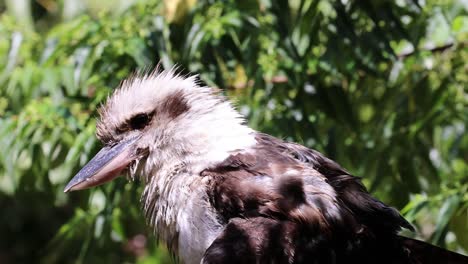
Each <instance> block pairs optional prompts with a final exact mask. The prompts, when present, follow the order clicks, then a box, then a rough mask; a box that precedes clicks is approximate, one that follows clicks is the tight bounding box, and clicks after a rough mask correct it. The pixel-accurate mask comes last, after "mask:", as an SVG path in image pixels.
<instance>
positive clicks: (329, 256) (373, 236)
mask: <svg viewBox="0 0 468 264" xmlns="http://www.w3.org/2000/svg"><path fill="white" fill-rule="evenodd" d="M257 142H258V144H257V145H256V146H255V147H253V148H252V149H250V150H246V151H243V152H239V153H237V154H233V155H232V156H230V157H229V158H227V159H226V160H225V161H224V162H222V163H220V164H217V165H216V166H214V167H212V168H208V169H206V170H204V171H203V172H202V174H201V175H202V176H203V177H207V179H208V181H209V188H208V197H209V198H210V202H211V204H212V206H213V207H214V208H215V209H216V210H217V212H218V214H219V217H220V219H222V221H223V222H224V223H226V225H227V226H226V229H225V230H224V232H223V234H221V235H220V237H218V239H216V240H215V242H214V243H213V244H212V246H211V247H210V248H209V249H208V250H207V252H206V254H205V262H206V263H221V262H218V260H220V259H225V258H224V257H226V258H227V259H234V260H235V259H236V258H235V256H232V252H231V253H230V250H228V248H230V249H231V250H233V248H242V246H241V245H244V246H245V245H250V247H247V249H248V251H249V252H250V253H248V252H247V251H246V252H245V254H241V255H242V256H249V254H254V255H253V256H254V257H255V258H254V259H256V260H261V259H265V258H268V257H269V256H270V255H271V253H268V252H271V251H272V250H274V249H276V250H278V249H282V250H281V254H280V256H276V257H275V258H278V259H288V263H334V262H335V263H341V262H343V261H349V260H353V259H354V260H356V261H360V262H362V263H372V262H374V261H376V260H378V259H379V258H382V256H386V257H384V258H385V259H384V260H383V261H382V260H381V259H379V262H381V263H405V262H404V261H403V260H404V259H406V258H407V256H406V255H405V254H406V253H405V251H404V250H403V248H402V247H401V244H400V242H399V239H397V236H396V233H397V232H398V231H399V230H400V228H401V227H411V226H410V225H409V224H408V223H407V222H406V221H405V220H404V219H403V218H402V217H401V216H400V215H399V214H398V212H397V211H396V210H395V209H393V208H391V207H388V206H386V205H385V204H383V203H381V202H380V201H378V200H376V199H374V198H373V197H371V196H370V195H369V194H368V192H367V191H366V189H365V188H364V186H363V185H362V184H361V183H360V181H359V179H358V178H356V177H353V176H351V175H350V174H349V173H347V172H346V171H345V170H344V169H342V168H341V167H340V166H339V165H338V164H336V163H335V162H333V161H331V160H329V159H327V158H326V157H324V156H323V155H321V154H320V153H318V152H316V151H313V150H309V149H307V148H305V147H302V146H300V145H297V144H293V143H286V142H283V141H280V140H278V139H276V138H273V137H270V136H268V135H264V134H258V136H257ZM253 223H256V227H253ZM272 226H274V227H275V228H273V229H271V228H272ZM234 230H235V231H234ZM256 230H264V231H262V232H260V233H259V232H256ZM269 230H280V231H275V232H279V234H280V237H286V238H287V239H286V240H277V239H273V240H274V241H276V242H274V243H273V244H274V246H272V245H273V244H272V242H271V241H272V239H271V237H276V235H275V234H276V233H275V232H273V231H269ZM238 234H244V235H245V239H240V238H239V237H238V236H237V235H238ZM258 234H261V236H262V237H260V238H258V237H257V236H258ZM236 237H237V239H234V238H236ZM246 241H247V242H248V243H247V242H246ZM252 241H254V242H255V243H253V242H252ZM376 241H379V243H376ZM380 241H382V242H380ZM239 243H240V244H239ZM246 243H247V244H246ZM278 243H279V244H278ZM247 249H246V250H247ZM252 252H254V253H252ZM366 252H371V254H368V253H366ZM223 254H224V255H223ZM278 254H279V253H278ZM215 256H216V257H215ZM221 256H224V257H221ZM389 256H392V257H391V258H390V257H389ZM376 257H379V258H377V259H376ZM310 259H315V260H316V261H315V262H310ZM267 262H268V261H267ZM280 262H281V263H282V261H280Z"/></svg>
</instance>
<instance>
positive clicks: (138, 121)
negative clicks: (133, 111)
mask: <svg viewBox="0 0 468 264" xmlns="http://www.w3.org/2000/svg"><path fill="white" fill-rule="evenodd" d="M150 121H151V117H150V115H148V114H138V115H135V116H134V117H132V118H131V119H130V121H129V125H130V127H131V129H133V130H135V129H138V130H139V129H143V128H145V127H146V126H147V125H148V123H149V122H150Z"/></svg>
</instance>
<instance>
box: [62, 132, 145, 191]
mask: <svg viewBox="0 0 468 264" xmlns="http://www.w3.org/2000/svg"><path fill="white" fill-rule="evenodd" d="M139 138H140V137H139V136H137V137H132V138H130V139H126V140H122V141H121V142H119V143H117V144H116V145H113V146H106V147H104V148H102V149H101V150H100V151H99V152H98V153H97V154H96V156H94V158H92V159H91V161H89V162H88V164H86V165H85V166H84V167H83V168H82V169H81V170H80V171H79V172H78V174H76V175H75V177H73V179H72V180H71V181H70V182H69V183H68V184H67V186H66V187H65V190H64V192H69V191H76V190H83V189H86V188H90V187H93V186H97V185H100V184H103V183H106V182H108V181H111V180H113V179H114V178H116V177H117V176H119V174H120V173H121V172H122V170H124V169H125V168H126V167H127V166H128V164H130V162H132V161H133V160H134V159H135V157H136V156H135V152H136V151H135V149H134V148H133V146H134V143H135V142H136V141H137V139H139Z"/></svg>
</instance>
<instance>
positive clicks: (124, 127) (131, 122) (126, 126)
mask: <svg viewBox="0 0 468 264" xmlns="http://www.w3.org/2000/svg"><path fill="white" fill-rule="evenodd" d="M153 114H154V113H153V112H151V113H140V114H136V115H134V116H133V117H132V118H130V119H128V120H127V121H125V122H124V123H123V124H121V125H120V126H119V127H117V128H116V131H117V133H118V134H122V133H125V132H127V131H130V130H140V129H143V128H145V127H146V126H148V124H149V123H150V122H151V119H152V118H153Z"/></svg>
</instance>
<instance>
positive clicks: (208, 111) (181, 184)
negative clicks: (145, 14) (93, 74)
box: [65, 70, 468, 264]
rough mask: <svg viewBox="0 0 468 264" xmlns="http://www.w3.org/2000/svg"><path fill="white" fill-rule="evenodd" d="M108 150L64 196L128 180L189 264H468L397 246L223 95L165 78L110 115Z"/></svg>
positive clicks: (350, 182)
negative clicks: (138, 185)
mask: <svg viewBox="0 0 468 264" xmlns="http://www.w3.org/2000/svg"><path fill="white" fill-rule="evenodd" d="M99 114H100V119H99V121H98V123H97V137H98V138H99V139H100V140H101V141H102V143H103V144H104V147H103V148H102V150H101V151H99V152H98V153H97V154H96V156H95V157H94V158H93V159H92V160H91V161H90V162H89V163H88V164H87V165H85V166H84V167H83V169H82V170H81V171H79V172H78V174H77V175H76V176H75V177H74V178H73V179H72V180H71V181H70V183H69V184H68V185H67V186H66V188H65V192H68V191H74V190H81V189H85V188H88V187H92V186H96V185H99V184H102V183H105V182H107V181H110V180H112V179H114V178H115V177H117V176H118V175H120V174H122V173H123V172H128V174H129V175H130V176H131V177H139V178H140V179H141V180H142V182H144V184H145V187H144V191H143V195H142V198H141V202H142V207H143V210H144V212H145V215H146V218H147V220H148V223H149V224H150V225H151V226H153V227H154V229H155V232H156V233H157V234H158V236H159V237H160V238H161V239H162V240H163V241H164V242H165V243H166V244H167V246H168V248H169V249H170V250H171V251H172V252H173V253H174V254H175V255H176V256H178V258H179V260H180V261H181V262H182V263H186V264H190V263H468V261H467V258H466V257H464V256H462V255H458V254H456V253H452V252H449V251H445V250H443V249H440V248H437V247H434V246H430V245H428V244H425V243H423V242H420V241H416V240H412V239H408V238H404V237H401V236H399V235H398V232H399V231H400V229H402V228H406V229H412V226H411V225H410V224H409V223H408V222H407V221H406V220H405V219H404V218H403V217H402V216H401V215H400V214H399V213H398V211H396V210H395V209H393V208H391V207H389V206H387V205H385V204H384V203H382V202H380V201H379V200H377V199H376V198H374V197H372V196H371V195H370V194H369V193H368V192H367V190H366V188H365V187H364V186H363V185H362V183H361V182H360V180H359V178H357V177H354V176H352V175H350V174H349V173H348V172H347V171H346V170H345V169H343V168H342V167H341V166H340V165H338V164H337V163H335V162H334V161H332V160H330V159H328V158H326V157H325V156H323V155H322V154H321V153H319V152H317V151H315V150H312V149H308V148H306V147H304V146H301V145H299V144H296V143H291V142H285V141H283V140H280V139H277V138H274V137H272V136H270V135H267V134H262V133H260V132H257V131H255V130H253V129H251V128H249V127H248V126H247V125H246V124H245V123H244V119H243V118H242V116H241V115H240V114H239V113H238V112H237V111H236V110H235V108H234V107H233V106H232V104H231V103H230V102H229V101H228V100H227V99H226V98H225V97H224V96H223V95H222V94H221V93H220V92H219V91H217V90H215V89H211V88H209V87H204V86H202V85H200V84H198V83H197V81H196V78H195V77H186V76H180V75H177V74H175V73H174V71H170V70H169V71H163V72H161V71H159V72H158V71H156V72H154V73H150V74H142V75H136V76H134V77H131V78H129V79H128V80H125V81H124V82H123V83H122V84H121V87H120V88H118V89H116V90H115V92H114V93H113V95H112V96H110V98H109V99H108V100H107V102H106V103H105V105H104V106H102V107H101V109H100V111H99Z"/></svg>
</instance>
